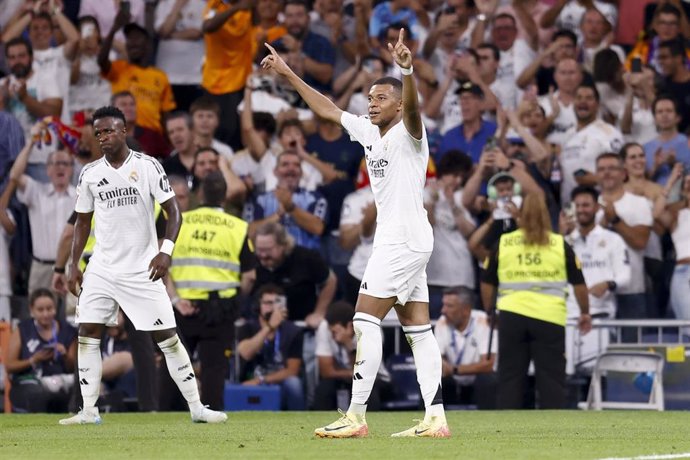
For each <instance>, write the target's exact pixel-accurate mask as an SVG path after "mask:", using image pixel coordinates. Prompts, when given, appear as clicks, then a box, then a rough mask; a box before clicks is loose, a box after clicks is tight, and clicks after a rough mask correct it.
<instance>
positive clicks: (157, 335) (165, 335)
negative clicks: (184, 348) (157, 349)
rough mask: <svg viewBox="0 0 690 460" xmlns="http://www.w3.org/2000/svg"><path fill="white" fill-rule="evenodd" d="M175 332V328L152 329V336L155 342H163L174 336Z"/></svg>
mask: <svg viewBox="0 0 690 460" xmlns="http://www.w3.org/2000/svg"><path fill="white" fill-rule="evenodd" d="M175 334H176V331H175V329H165V330H162V331H152V332H151V337H153V341H154V342H156V343H161V342H163V341H164V340H168V339H169V338H171V337H173V336H174V335H175Z"/></svg>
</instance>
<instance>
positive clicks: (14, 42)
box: [5, 37, 34, 58]
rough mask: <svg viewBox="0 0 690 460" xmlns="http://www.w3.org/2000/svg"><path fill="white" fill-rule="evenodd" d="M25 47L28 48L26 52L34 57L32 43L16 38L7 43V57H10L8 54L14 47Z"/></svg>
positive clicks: (22, 38)
mask: <svg viewBox="0 0 690 460" xmlns="http://www.w3.org/2000/svg"><path fill="white" fill-rule="evenodd" d="M17 45H24V46H25V47H26V52H27V53H29V56H31V57H32V58H33V57H34V49H33V48H32V47H31V42H30V41H29V40H27V39H26V38H24V37H14V38H13V39H12V40H8V41H7V43H5V57H7V56H9V55H8V54H7V52H8V51H9V49H10V48H11V47H13V46H17Z"/></svg>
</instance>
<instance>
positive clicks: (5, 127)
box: [0, 111, 24, 190]
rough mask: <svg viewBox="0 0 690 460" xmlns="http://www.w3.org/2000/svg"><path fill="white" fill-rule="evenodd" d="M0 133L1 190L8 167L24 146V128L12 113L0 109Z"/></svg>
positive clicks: (5, 179) (3, 186)
mask: <svg viewBox="0 0 690 460" xmlns="http://www.w3.org/2000/svg"><path fill="white" fill-rule="evenodd" d="M0 133H2V136H0V190H3V189H4V188H5V185H7V178H8V177H9V172H10V167H11V166H12V163H14V160H15V159H16V158H17V155H19V151H20V150H21V149H22V147H24V130H23V129H22V125H21V124H19V121H17V119H16V118H14V116H12V114H10V113H7V112H3V111H0Z"/></svg>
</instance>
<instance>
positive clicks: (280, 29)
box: [252, 25, 287, 57]
mask: <svg viewBox="0 0 690 460" xmlns="http://www.w3.org/2000/svg"><path fill="white" fill-rule="evenodd" d="M286 33H287V29H286V28H285V26H282V25H277V26H273V27H269V28H268V29H266V30H264V29H262V28H261V26H254V34H253V35H254V50H253V51H252V56H253V57H255V56H256V53H257V52H258V51H259V48H261V47H263V46H264V42H265V43H273V42H274V41H276V40H278V39H279V38H280V37H282V36H283V35H285V34H286Z"/></svg>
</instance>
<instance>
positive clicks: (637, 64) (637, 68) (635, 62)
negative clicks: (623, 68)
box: [630, 57, 642, 73]
mask: <svg viewBox="0 0 690 460" xmlns="http://www.w3.org/2000/svg"><path fill="white" fill-rule="evenodd" d="M630 70H631V71H632V73H640V72H642V59H640V58H639V57H636V58H633V59H632V61H631V62H630Z"/></svg>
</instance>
